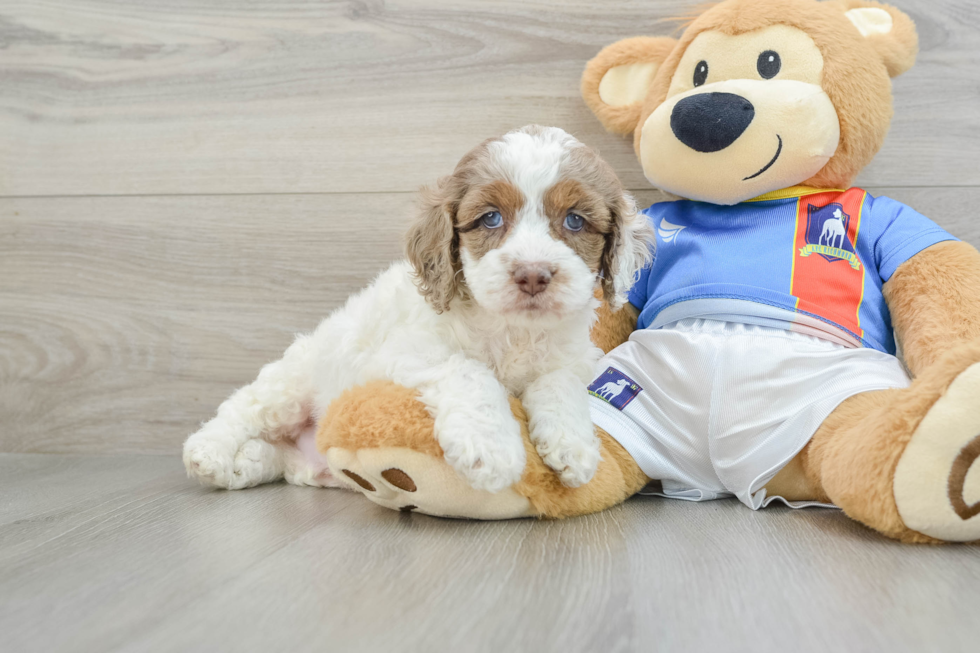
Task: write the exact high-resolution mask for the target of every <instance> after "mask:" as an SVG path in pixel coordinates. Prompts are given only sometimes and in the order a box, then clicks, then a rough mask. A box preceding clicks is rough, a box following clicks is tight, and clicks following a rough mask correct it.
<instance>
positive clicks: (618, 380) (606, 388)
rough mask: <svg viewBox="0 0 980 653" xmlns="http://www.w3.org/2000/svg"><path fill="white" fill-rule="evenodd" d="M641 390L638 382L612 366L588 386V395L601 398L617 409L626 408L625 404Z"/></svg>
mask: <svg viewBox="0 0 980 653" xmlns="http://www.w3.org/2000/svg"><path fill="white" fill-rule="evenodd" d="M641 392H643V388H641V387H640V384H639V383H637V382H636V381H634V380H633V379H631V378H629V377H628V376H626V375H625V374H623V373H622V372H620V371H619V370H617V369H615V368H612V367H607V368H606V371H605V372H603V373H602V374H600V375H599V378H598V379H596V380H595V381H593V382H592V385H590V386H589V394H590V395H592V396H593V397H597V398H599V399H602V400H603V401H605V402H606V403H607V404H610V405H611V406H612V407H613V408H616V409H617V410H623V409H624V408H626V404H628V403H629V402H631V401H633V398H634V397H636V395H638V394H640V393H641Z"/></svg>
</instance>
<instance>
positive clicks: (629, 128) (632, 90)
mask: <svg viewBox="0 0 980 653" xmlns="http://www.w3.org/2000/svg"><path fill="white" fill-rule="evenodd" d="M676 43H677V41H676V40H675V39H671V38H666V37H650V36H637V37H634V38H629V39H623V40H622V41H617V42H615V43H613V44H612V45H609V46H606V47H605V48H603V49H602V50H601V51H600V52H599V54H597V55H596V56H595V58H594V59H592V60H591V61H590V62H589V63H588V64H587V65H586V66H585V72H583V73H582V97H583V98H585V103H586V104H588V105H589V108H590V109H592V113H594V114H595V115H596V117H597V118H598V119H599V122H601V123H602V125H603V127H605V128H606V129H608V130H609V131H611V132H613V133H616V134H621V135H623V136H625V135H627V134H632V133H633V130H634V129H636V124H637V123H638V122H639V121H640V110H641V109H642V107H643V100H644V99H646V96H647V91H648V90H649V89H650V83H651V82H652V81H653V76H654V75H656V74H657V69H658V68H659V67H660V65H661V64H662V63H663V62H664V60H666V59H667V56H668V55H669V54H670V52H671V51H672V50H673V49H674V45H675V44H676Z"/></svg>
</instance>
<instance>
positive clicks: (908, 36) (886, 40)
mask: <svg viewBox="0 0 980 653" xmlns="http://www.w3.org/2000/svg"><path fill="white" fill-rule="evenodd" d="M840 4H841V5H842V6H843V8H844V10H845V11H844V15H845V16H847V18H848V20H850V21H851V23H853V24H854V27H856V28H857V30H858V32H860V33H861V36H863V37H864V38H866V39H867V40H868V43H869V44H871V47H873V48H874V49H875V51H876V52H877V53H878V56H880V57H881V60H882V62H884V64H885V68H887V69H888V74H889V76H891V77H897V76H898V75H901V74H902V73H904V72H905V71H906V70H908V69H909V68H911V67H912V64H914V63H915V55H916V54H918V52H919V37H918V35H917V34H916V31H915V23H913V22H912V19H911V18H909V17H908V16H907V15H906V14H905V13H903V12H901V11H899V10H898V9H896V8H895V7H890V6H888V5H884V4H880V3H878V2H869V1H862V0H844V2H842V3H840Z"/></svg>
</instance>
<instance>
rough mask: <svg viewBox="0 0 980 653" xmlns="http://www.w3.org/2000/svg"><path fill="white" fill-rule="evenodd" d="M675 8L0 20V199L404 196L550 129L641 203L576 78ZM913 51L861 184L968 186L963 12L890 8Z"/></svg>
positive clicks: (974, 32) (73, 11)
mask: <svg viewBox="0 0 980 653" xmlns="http://www.w3.org/2000/svg"><path fill="white" fill-rule="evenodd" d="M692 4H696V3H693V2H690V1H688V0H665V1H660V2H656V3H653V2H649V1H648V0H621V1H617V2H614V3H613V2H595V1H594V0H571V1H567V0H561V1H559V0H548V1H544V0H520V1H518V0H507V1H503V2H500V1H496V0H468V1H467V2H465V3H461V2H459V1H458V0H414V1H407V0H405V1H393V2H382V1H381V0H350V1H327V2H309V1H307V0H260V1H257V2H247V3H246V2H240V1H236V0H223V1H221V2H214V1H213V0H180V1H177V2H169V3H157V2H149V1H148V0H138V1H135V2H134V1H133V0H44V1H37V2H34V1H32V2H14V1H12V0H6V1H5V2H4V3H2V4H0V44H2V47H0V195H6V196H24V195H32V196H33V195H52V194H55V195H92V194H150V193H156V194H188V193H196V194H209V193H210V194H214V193H256V192H263V193H265V192H268V193H282V192H388V191H399V192H410V191H412V190H414V189H415V187H416V186H417V185H418V184H420V183H422V182H423V181H426V180H427V179H429V178H430V177H431V174H432V171H433V170H444V169H447V168H448V167H450V166H451V165H453V164H454V163H455V162H456V161H457V160H458V158H459V157H460V156H461V155H462V154H463V153H464V152H465V151H466V150H468V149H469V148H470V147H472V145H473V144H474V143H477V142H479V141H480V140H481V139H483V138H486V137H489V136H494V135H497V134H499V133H502V132H504V131H506V130H508V129H511V128H514V127H518V126H520V125H523V124H527V123H532V122H537V123H542V124H553V125H559V126H561V127H564V128H565V129H567V130H569V131H570V132H572V133H574V134H576V135H577V136H579V137H580V138H581V139H582V140H583V141H584V142H586V143H588V144H590V145H594V146H597V147H598V148H599V149H600V150H601V151H602V153H603V154H604V155H605V156H606V157H607V158H608V159H609V160H610V162H611V163H612V164H613V165H614V167H615V168H616V169H617V170H618V171H619V172H620V174H621V175H622V176H623V178H624V180H625V181H626V183H627V184H628V185H629V186H630V187H632V188H645V187H646V182H645V181H644V180H643V178H642V175H641V173H640V169H639V165H638V164H637V162H636V160H635V157H634V155H633V152H632V149H631V147H630V146H629V144H628V143H627V142H626V141H624V140H622V139H619V138H618V137H614V136H611V135H609V134H606V133H604V132H603V131H602V129H601V127H600V126H599V124H598V122H597V121H596V120H595V119H594V118H593V117H592V116H591V114H590V113H589V112H588V110H587V109H586V107H585V105H584V103H583V102H582V101H581V99H580V98H579V94H578V80H579V76H580V74H581V72H582V69H583V66H584V64H585V62H586V61H587V60H588V59H589V58H590V57H592V56H593V55H594V54H595V53H596V52H598V50H599V49H600V48H601V47H602V46H604V45H606V44H608V43H610V42H612V41H614V40H616V39H619V38H622V37H625V36H631V35H635V34H637V33H645V34H655V35H669V34H673V33H675V31H676V29H677V23H676V22H673V21H669V20H665V19H667V18H669V17H672V16H682V15H685V14H687V13H688V12H689V11H690V6H691V5H692ZM895 4H897V5H898V6H899V7H901V8H903V9H905V10H906V11H908V12H909V13H910V14H911V15H912V17H913V19H914V20H915V21H916V23H917V24H918V28H919V32H920V36H921V46H922V52H921V55H920V57H919V62H918V64H917V65H916V67H915V68H913V69H912V70H911V71H910V72H909V73H907V74H906V75H904V76H902V77H901V78H898V79H897V80H896V81H895V97H896V102H895V104H896V118H895V122H894V124H893V127H892V132H891V135H890V137H889V140H888V142H887V144H886V145H885V147H884V149H883V151H882V152H881V154H880V155H879V156H878V158H877V159H876V160H875V161H874V162H873V163H872V164H871V166H869V167H868V169H867V170H866V171H865V172H864V174H863V175H862V177H861V178H860V180H859V182H860V183H861V184H864V185H889V186H902V185H917V186H919V185H941V186H955V185H978V184H980V166H978V165H977V160H978V153H980V112H977V111H976V107H977V105H978V103H980V49H978V48H977V46H976V44H977V42H978V41H980V16H978V13H977V11H976V9H975V8H976V5H975V3H974V2H973V0H947V1H942V2H938V1H933V0H895Z"/></svg>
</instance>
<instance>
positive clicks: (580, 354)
mask: <svg viewBox="0 0 980 653" xmlns="http://www.w3.org/2000/svg"><path fill="white" fill-rule="evenodd" d="M421 197H422V207H421V211H420V212H419V215H418V217H417V218H416V220H415V223H414V224H413V225H412V227H411V228H410V230H409V233H408V237H407V247H406V248H407V255H408V262H401V263H396V264H394V265H393V266H392V267H391V268H390V269H389V270H388V271H386V272H384V273H383V274H381V276H379V277H378V279H377V280H376V281H375V282H374V283H373V284H372V285H371V286H370V287H368V288H367V289H365V290H364V291H362V292H361V293H359V294H357V295H355V296H353V297H352V298H351V299H350V300H349V301H348V302H347V304H346V305H345V306H344V307H343V308H342V309H339V310H338V311H336V312H334V313H333V314H332V315H331V316H330V317H328V318H327V319H326V320H324V321H323V322H322V323H321V324H320V326H319V327H318V328H317V329H316V331H315V332H314V333H313V334H312V335H309V336H301V337H300V338H299V339H297V341H296V342H295V343H294V344H293V345H292V346H291V347H290V348H289V349H288V350H287V351H286V354H285V356H284V357H283V358H282V359H281V360H279V361H277V362H275V363H271V364H270V365H267V366H266V367H265V368H264V369H263V370H262V372H261V374H260V375H259V378H258V379H257V380H256V381H255V382H254V383H252V384H251V385H248V386H246V387H244V388H242V389H240V390H239V391H238V392H236V393H235V394H234V395H232V397H231V398H230V399H229V400H228V401H226V402H225V403H224V404H222V406H221V408H219V410H218V415H217V417H215V419H213V420H212V421H210V422H208V423H207V424H205V425H204V427H203V428H202V429H201V430H200V431H199V432H198V433H195V434H194V435H192V436H191V437H190V438H189V439H188V441H187V443H186V444H185V447H184V460H185V464H186V465H187V469H188V471H189V473H190V474H191V475H193V476H197V477H198V478H201V479H202V480H203V481H205V482H207V483H210V484H213V485H218V486H221V487H248V486H250V485H256V484H258V483H262V482H268V481H271V480H275V479H277V478H280V477H282V476H283V475H285V477H286V479H287V480H288V481H290V482H293V483H297V484H310V485H329V484H332V483H333V482H334V480H336V481H340V482H342V483H358V482H359V481H361V482H362V481H363V479H357V478H351V477H350V475H349V474H348V475H344V474H343V472H342V470H339V469H338V470H333V472H334V474H335V476H331V474H330V473H329V472H328V471H327V470H326V463H323V462H318V461H316V460H311V457H310V456H308V455H306V456H304V455H302V454H300V453H299V452H300V450H309V447H308V446H307V445H308V438H309V434H310V433H312V432H313V429H310V428H309V426H308V425H309V424H310V423H311V422H318V421H319V420H320V419H321V418H322V417H323V416H324V414H325V412H326V409H327V407H328V406H329V404H330V402H331V401H333V399H334V398H336V397H337V396H338V395H340V393H341V392H343V391H344V390H345V389H347V388H349V387H351V386H353V385H357V384H363V383H365V382H367V381H371V380H375V379H390V380H392V381H395V382H396V383H398V384H401V385H404V386H407V387H410V388H415V389H417V390H418V391H419V395H420V399H421V401H422V402H423V403H425V405H426V406H427V408H428V409H429V411H430V412H431V413H432V415H433V416H434V417H435V432H436V437H437V439H438V441H439V444H440V445H441V447H442V449H443V451H444V452H445V455H446V460H447V461H448V462H449V463H450V464H451V465H452V466H453V467H454V468H455V469H456V470H457V471H458V472H460V473H461V474H462V475H463V476H464V478H466V479H467V480H468V481H469V483H470V484H471V485H473V486H474V487H476V488H478V489H485V490H489V491H498V490H501V489H503V488H506V487H508V486H510V485H512V484H513V483H515V482H517V481H518V480H519V479H520V477H521V474H522V472H523V470H524V465H525V451H524V445H523V442H522V439H521V436H520V429H519V427H518V424H517V422H516V421H515V420H514V418H513V416H512V414H511V411H510V407H509V403H508V395H510V394H513V395H516V396H518V397H520V398H521V399H522V401H523V404H524V407H525V409H526V410H527V411H528V413H529V415H530V430H531V439H532V441H533V442H534V444H535V446H536V447H537V449H538V452H539V453H540V454H541V456H542V458H543V459H544V461H545V462H546V463H547V464H548V465H549V466H550V467H552V468H553V469H554V470H555V471H557V472H558V473H559V474H560V475H561V479H562V481H563V482H564V483H565V484H566V485H569V486H577V485H581V484H582V483H585V482H587V481H588V480H589V479H591V478H592V475H593V474H594V473H595V470H596V466H597V465H598V462H599V446H598V442H597V440H596V438H595V435H594V432H593V426H592V420H591V418H590V416H589V410H588V401H587V396H586V386H587V384H588V382H589V381H590V380H591V379H592V376H593V371H594V370H593V366H594V364H595V362H596V361H597V360H598V358H599V356H600V355H601V352H600V351H599V350H598V349H597V348H596V347H594V346H593V345H592V343H591V341H590V339H589V329H590V327H591V325H592V323H593V321H594V319H595V309H596V307H597V306H598V303H599V300H598V299H596V297H595V295H596V294H597V293H596V290H597V289H600V288H601V291H602V294H603V296H604V297H605V299H606V301H607V302H609V303H610V304H612V305H613V306H618V305H620V304H622V302H623V301H624V299H625V292H626V290H627V289H628V288H629V286H630V284H631V283H632V281H633V278H634V275H635V274H636V272H637V271H638V270H639V269H640V268H642V267H643V266H644V265H645V264H646V263H647V262H648V261H649V259H650V252H651V249H650V248H651V244H652V241H653V234H652V231H651V229H650V227H649V226H648V225H647V223H646V221H645V220H644V219H643V217H642V216H638V215H637V213H636V207H635V204H634V202H633V199H632V198H631V197H630V196H629V194H627V193H626V192H625V191H624V189H623V187H622V184H620V182H619V180H618V179H617V178H616V175H615V174H614V173H613V171H612V169H611V168H610V167H609V166H608V165H607V164H606V163H605V162H604V161H603V160H602V159H600V158H599V157H598V155H597V154H595V152H593V151H592V150H590V149H588V148H587V147H585V146H584V145H582V144H581V143H580V142H578V141H577V140H575V139H574V138H573V137H572V136H570V135H569V134H567V133H566V132H564V131H562V130H561V129H557V128H546V127H538V126H529V127H525V128H523V129H519V130H516V131H513V132H510V133H508V134H505V135H504V136H501V137H499V138H494V139H490V140H488V141H485V142H484V143H482V144H480V145H479V146H477V147H476V148H474V149H473V150H472V151H470V152H469V153H468V154H467V155H466V156H464V157H463V159H462V160H461V161H460V162H459V164H458V165H457V166H456V169H455V171H454V172H453V174H451V175H449V176H447V177H444V178H443V179H441V180H440V181H439V182H438V183H437V184H436V185H435V186H434V187H432V188H427V189H423V191H422V195H421ZM376 489H378V488H376ZM383 490H384V488H380V489H378V491H383Z"/></svg>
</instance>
